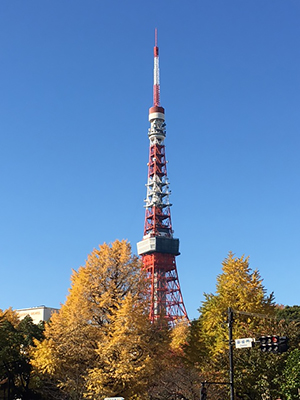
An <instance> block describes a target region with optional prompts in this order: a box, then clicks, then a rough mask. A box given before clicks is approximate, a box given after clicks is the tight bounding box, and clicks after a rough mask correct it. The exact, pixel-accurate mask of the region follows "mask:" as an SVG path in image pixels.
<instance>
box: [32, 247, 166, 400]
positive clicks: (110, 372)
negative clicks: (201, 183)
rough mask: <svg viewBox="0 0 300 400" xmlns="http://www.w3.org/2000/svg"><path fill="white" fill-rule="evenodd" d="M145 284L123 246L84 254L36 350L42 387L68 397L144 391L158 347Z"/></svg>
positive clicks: (37, 367)
mask: <svg viewBox="0 0 300 400" xmlns="http://www.w3.org/2000/svg"><path fill="white" fill-rule="evenodd" d="M145 282H146V280H145V276H144V273H143V271H142V268H141V264H140V261H139V260H138V258H137V257H135V256H132V255H131V248H130V245H129V244H128V243H127V242H126V241H115V242H114V243H112V244H111V245H107V244H104V245H102V246H100V247H99V249H95V250H94V251H93V252H92V253H91V254H90V255H89V256H88V259H87V261H86V264H85V266H83V267H80V268H79V270H78V272H75V271H74V272H73V275H72V286H71V289H70V293H69V295H68V297H67V300H66V303H65V304H64V305H63V306H62V307H61V309H60V312H59V313H57V314H55V315H53V317H52V319H51V323H50V324H49V325H48V326H47V327H46V330H45V337H46V339H45V340H44V341H43V342H42V343H41V344H38V345H37V349H36V351H35V352H34V360H33V365H34V367H35V369H36V371H38V373H39V376H40V378H41V379H42V380H43V382H44V388H45V387H47V388H50V387H51V384H52V385H53V388H55V390H57V389H58V388H59V389H60V390H62V392H63V393H65V394H66V395H67V396H68V398H70V399H82V398H83V397H86V398H92V399H94V398H95V397H97V398H102V397H103V398H104V397H111V396H123V397H126V398H128V397H130V396H133V395H134V393H143V392H144V391H145V390H146V387H147V384H148V383H149V381H150V380H151V378H152V377H153V375H154V374H155V370H156V368H158V366H157V365H156V364H155V360H156V358H155V356H156V355H157V354H159V353H160V352H161V350H160V345H159V343H160V341H159V340H156V339H155V340H153V335H155V332H154V327H153V326H152V325H151V324H150V322H149V319H148V300H147V297H146V296H145V293H146V286H145V285H146V283H145ZM162 342H163V340H162ZM44 394H45V393H44ZM47 396H48V397H50V393H49V392H48V394H47Z"/></svg>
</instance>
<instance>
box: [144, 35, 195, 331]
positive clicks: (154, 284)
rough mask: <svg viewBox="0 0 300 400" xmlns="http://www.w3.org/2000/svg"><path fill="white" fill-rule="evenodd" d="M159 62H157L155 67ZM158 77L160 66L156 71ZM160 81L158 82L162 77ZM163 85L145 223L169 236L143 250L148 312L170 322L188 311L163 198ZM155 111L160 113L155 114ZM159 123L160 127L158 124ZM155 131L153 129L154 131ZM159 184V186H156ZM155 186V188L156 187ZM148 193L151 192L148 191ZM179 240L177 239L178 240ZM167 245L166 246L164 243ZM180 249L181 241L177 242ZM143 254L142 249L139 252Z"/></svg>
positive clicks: (157, 234) (156, 107)
mask: <svg viewBox="0 0 300 400" xmlns="http://www.w3.org/2000/svg"><path fill="white" fill-rule="evenodd" d="M154 57H158V47H157V32H155V47H154ZM156 66H158V63H157V64H154V68H156ZM155 73H156V76H157V77H159V70H157V71H155ZM157 79H158V82H159V78H157ZM159 94H160V85H159V84H157V85H154V88H153V103H154V104H153V107H151V108H150V110H149V114H150V115H151V114H152V113H153V115H154V117H153V119H151V133H149V138H150V148H149V162H148V186H151V190H152V192H151V194H150V196H151V199H150V200H149V199H147V202H146V212H145V225H144V238H143V240H145V241H146V240H149V238H150V239H151V238H153V237H154V238H157V240H158V238H166V239H163V240H164V241H163V242H162V241H161V240H162V239H160V241H161V242H160V243H161V245H162V247H163V249H160V251H157V250H156V249H155V250H151V251H150V250H149V249H148V250H145V251H146V252H145V253H144V254H142V262H143V267H144V268H145V270H146V271H147V276H148V278H147V279H148V280H149V295H150V300H151V301H150V312H149V316H150V319H151V321H152V322H154V321H157V320H159V319H161V318H163V319H165V320H167V322H168V323H170V324H171V325H172V324H175V323H176V322H177V321H179V320H182V319H183V320H188V316H187V312H186V309H185V306H184V302H183V298H182V294H181V289H180V285H179V279H178V274H177V268H176V260H175V257H176V255H177V254H179V252H176V251H174V250H173V253H172V254H171V250H170V249H171V248H172V246H168V243H166V242H168V241H169V244H171V245H172V244H173V243H175V241H176V240H178V239H173V229H172V222H171V212H170V206H171V204H169V202H168V201H165V200H164V199H165V198H166V197H167V198H168V196H169V192H168V191H164V190H165V187H167V188H168V185H169V183H168V179H167V167H166V164H167V161H166V154H165V146H164V136H165V131H162V130H163V129H164V126H165V124H164V116H163V119H162V118H161V117H160V114H159V113H161V114H164V109H163V108H162V107H161V106H160V104H159ZM154 113H158V116H157V118H156V116H155V114H154ZM157 127H158V128H157ZM152 131H153V133H152ZM155 185H156V186H155ZM154 187H156V189H154ZM147 196H148V194H147ZM176 243H178V242H176ZM164 246H165V247H164ZM177 249H178V244H177ZM140 254H141V253H140Z"/></svg>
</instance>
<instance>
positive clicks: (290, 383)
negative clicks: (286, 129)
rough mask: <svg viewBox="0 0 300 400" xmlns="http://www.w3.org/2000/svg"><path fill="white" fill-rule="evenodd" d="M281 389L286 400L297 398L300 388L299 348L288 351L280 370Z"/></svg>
mask: <svg viewBox="0 0 300 400" xmlns="http://www.w3.org/2000/svg"><path fill="white" fill-rule="evenodd" d="M280 386H281V391H282V394H283V396H284V398H285V399H286V400H294V399H298V398H299V393H298V389H299V388H300V350H299V349H294V350H293V351H291V352H290V354H289V356H288V358H287V360H286V362H285V366H284V369H283V372H282V379H281V381H280Z"/></svg>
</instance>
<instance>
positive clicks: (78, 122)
mask: <svg viewBox="0 0 300 400" xmlns="http://www.w3.org/2000/svg"><path fill="white" fill-rule="evenodd" d="M299 21H300V1H299V0H285V1H284V0H280V1H278V0H263V1H262V0H251V1H241V0H228V1H224V0H214V1H210V0H205V1H202V0H189V1H185V2H183V1H177V0H164V1H157V0H152V1H149V2H148V1H140V0H134V1H130V0H128V1H124V0H118V1H117V0H112V1H102V0H88V1H83V0H80V1H79V0H72V1H69V0H52V1H41V0H26V1H24V0H4V1H1V4H0V38H1V39H0V40H1V42H0V71H1V72H0V93H1V94H0V152H1V153H0V185H1V188H0V189H1V208H0V268H1V290H0V308H2V309H5V308H7V307H9V306H12V307H13V308H26V307H33V306H39V305H42V304H44V305H46V306H49V307H59V306H60V304H61V303H63V302H64V301H65V298H66V295H67V293H68V289H69V287H70V275H71V272H72V269H77V268H78V267H79V266H80V265H83V264H84V262H85V259H86V257H87V255H88V253H90V252H91V251H92V250H93V249H94V248H95V247H98V245H99V244H101V243H103V242H112V241H114V240H115V239H123V238H126V239H128V240H129V241H130V242H131V244H132V248H133V251H134V252H136V242H138V241H139V240H141V238H142V235H143V225H144V208H143V204H144V202H143V200H144V198H145V195H146V188H145V183H146V180H147V165H146V164H147V161H148V145H149V143H148V137H147V130H148V127H149V123H148V108H149V107H150V106H151V105H152V69H153V45H154V29H155V28H156V27H157V28H158V44H159V47H160V66H161V102H162V105H163V106H164V107H165V109H166V122H167V139H166V142H165V144H166V152H167V158H168V160H169V164H168V175H169V180H170V184H171V189H172V195H171V202H172V203H173V207H172V209H171V212H172V221H173V227H174V230H175V236H176V237H179V239H180V244H181V255H180V256H179V257H178V258H177V268H178V273H179V278H180V284H181V288H182V292H183V297H184V300H185V304H186V307H187V310H188V313H189V316H190V317H191V318H195V317H197V316H198V312H197V309H198V308H199V306H200V305H201V302H202V301H203V293H204V292H206V293H210V292H214V291H215V285H216V277H217V275H218V274H220V273H221V262H222V260H223V259H224V258H225V257H226V256H227V254H228V252H229V251H232V252H233V253H235V254H236V255H237V256H242V255H243V254H245V255H249V256H250V266H251V268H252V269H258V270H259V271H260V273H261V276H262V278H263V279H264V285H265V287H266V289H267V293H270V292H272V291H274V293H275V298H276V301H277V302H278V303H279V304H285V305H294V304H300V300H299V278H300V261H299V250H300V249H299V247H300V246H299V243H300V229H299V225H300V224H299V223H300V206H299V204H300V185H299V171H300V157H299V150H300V138H299V126H300V113H299V105H300V23H299Z"/></svg>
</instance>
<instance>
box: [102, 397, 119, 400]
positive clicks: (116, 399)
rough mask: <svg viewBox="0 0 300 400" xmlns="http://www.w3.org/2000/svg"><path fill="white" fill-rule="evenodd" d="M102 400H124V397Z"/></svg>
mask: <svg viewBox="0 0 300 400" xmlns="http://www.w3.org/2000/svg"><path fill="white" fill-rule="evenodd" d="M104 400H124V397H105V399H104Z"/></svg>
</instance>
